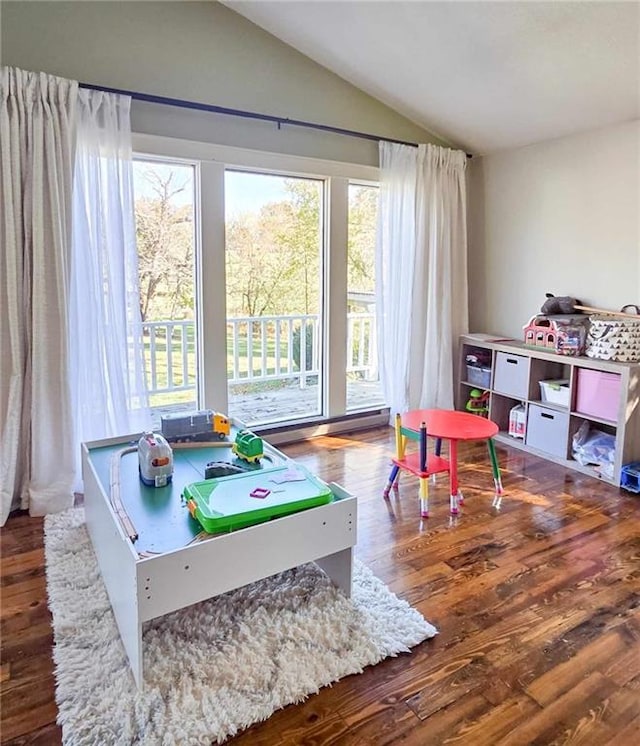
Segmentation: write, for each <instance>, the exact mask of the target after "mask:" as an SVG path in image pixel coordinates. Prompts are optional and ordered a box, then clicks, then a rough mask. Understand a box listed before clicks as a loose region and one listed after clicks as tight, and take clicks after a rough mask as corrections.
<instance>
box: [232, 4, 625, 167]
mask: <svg viewBox="0 0 640 746" xmlns="http://www.w3.org/2000/svg"><path fill="white" fill-rule="evenodd" d="M224 4H225V5H227V6H228V7H229V8H231V9H232V10H234V11H236V12H237V13H239V14H241V15H243V16H244V17H245V18H247V19H249V20H250V21H252V22H253V23H255V24H256V25H258V26H260V27H261V28H263V29H264V30H266V31H268V32H269V33H271V34H273V35H274V36H276V37H277V38H279V39H280V40H282V41H283V42H285V43H287V44H289V45H290V46H292V47H294V48H295V49H297V50H298V51H300V52H302V53H303V54H305V55H306V56H307V57H309V58H311V59H313V60H315V61H316V62H318V63H319V64H321V65H323V66H324V67H326V68H327V69H329V70H331V71H332V72H334V73H336V74H337V75H339V76H340V77H342V78H344V79H345V80H347V81H349V82H350V83H352V84H353V85H355V86H357V87H358V88H360V89H361V90H363V91H365V92H366V93H368V94H369V95H371V96H373V97H375V98H377V99H378V100H380V101H382V102H383V103H385V104H387V105H388V106H390V107H391V108H393V109H394V110H396V111H397V112H399V113H401V114H403V115H404V116H406V117H407V118H409V119H411V120H412V121H414V122H415V123H416V124H418V125H420V126H422V127H423V128H425V129H427V130H429V131H431V132H432V133H434V134H436V135H438V136H440V137H442V138H443V139H445V140H446V141H448V142H450V143H451V144H452V145H455V146H457V147H461V148H464V149H465V150H466V151H467V152H471V153H476V154H486V153H491V152H495V151H498V150H503V149H507V148H515V147H520V146H524V145H528V144H531V143H535V142H540V141H543V140H549V139H553V138H557V137H562V136H564V135H569V134H574V133H577V132H582V131H587V130H593V129H597V128H600V127H604V126H608V125H612V124H617V123H621V122H626V121H630V120H633V119H637V118H638V117H640V3H638V2H634V1H633V0H632V1H631V2H589V1H588V0H573V1H571V2H565V1H564V0H558V1H557V2H556V1H552V2H482V1H478V2H464V1H463V2H455V1H453V0H450V1H449V2H430V1H429V2H404V1H403V0H387V1H386V2H384V1H382V2H366V1H364V2H345V1H340V0H338V1H326V0H325V1H324V2H320V1H318V0H303V1H300V0H296V1H295V2H289V1H286V0H285V1H278V2H272V1H271V0H259V1H253V0H249V1H245V0H242V2H237V1H236V0H229V1H228V2H225V3H224Z"/></svg>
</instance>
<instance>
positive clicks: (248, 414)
mask: <svg viewBox="0 0 640 746" xmlns="http://www.w3.org/2000/svg"><path fill="white" fill-rule="evenodd" d="M318 396H319V393H318V385H317V384H313V385H309V386H307V387H306V388H300V386H298V385H291V386H287V387H284V388H279V389H272V390H265V391H262V392H254V393H239V394H231V395H230V396H229V412H228V414H229V415H231V417H233V418H234V419H236V420H239V421H240V422H244V423H245V424H246V425H249V426H253V425H265V424H271V423H277V422H283V421H284V422H286V421H291V420H299V419H303V418H305V417H309V416H311V415H313V414H314V413H315V412H317V411H318V409H319V406H320V405H319V403H318ZM383 402H384V399H383V396H382V390H381V387H380V383H378V382H375V381H353V382H352V381H350V382H349V383H348V384H347V406H348V407H349V413H351V412H355V411H359V410H360V411H361V410H367V409H374V408H378V409H380V408H381V407H383V406H384V403H383ZM189 409H196V402H195V401H190V402H186V403H183V404H168V405H166V406H162V407H154V408H153V409H152V412H151V414H152V419H153V425H154V428H158V427H159V426H160V417H161V416H162V415H163V414H168V413H170V412H178V411H186V410H189Z"/></svg>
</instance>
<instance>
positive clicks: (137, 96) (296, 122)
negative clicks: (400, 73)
mask: <svg viewBox="0 0 640 746" xmlns="http://www.w3.org/2000/svg"><path fill="white" fill-rule="evenodd" d="M79 85H80V88H88V89H91V90H94V91H104V92H105V93H117V94H120V95H122V96H130V97H131V98H132V99H134V100H135V101H145V102H147V103H151V104H163V105H164V106H175V107H177V108H179V109H195V110H196V111H208V112H210V113H212V114H226V115H228V116H232V117H243V118H244V119H258V120H260V121H262V122H274V123H275V124H277V125H278V129H280V127H281V126H282V125H283V124H288V125H293V126H294V127H306V128H308V129H315V130H321V131H323V132H331V133H333V134H335V135H346V136H347V137H358V138H360V139H361V140H372V141H374V142H379V141H380V140H385V141H386V142H393V143H397V144H398V145H410V146H412V147H414V148H417V147H418V143H417V142H407V141H406V140H394V139H391V138H389V137H382V136H380V135H371V134H368V133H367V132H357V131H355V130H348V129H343V128H342V127H332V126H330V125H328V124H317V123H315V122H305V121H303V120H301V119H289V117H276V116H273V115H271V114H258V113H257V112H254V111H243V110H242V109H229V108H227V107H225V106H215V105H214V104H204V103H200V102H199V101H186V100H184V99H180V98H168V97H167V96H156V95H153V94H151V93H140V92H138V91H127V90H123V89H121V88H108V87H107V86H101V85H93V84H92V83H80V84H79ZM467 157H468V158H471V156H470V155H469V154H467Z"/></svg>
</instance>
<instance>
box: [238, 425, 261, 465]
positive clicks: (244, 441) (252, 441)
mask: <svg viewBox="0 0 640 746" xmlns="http://www.w3.org/2000/svg"><path fill="white" fill-rule="evenodd" d="M231 450H232V451H233V452H234V453H235V455H236V456H237V457H238V458H239V459H242V460H243V461H248V462H249V463H250V464H253V463H255V462H256V461H260V459H261V458H262V457H263V456H264V446H263V443H262V438H261V437H259V436H258V435H256V434H255V433H252V432H251V431H250V430H240V431H239V432H238V434H237V435H236V439H235V441H234V443H233V445H232V446H231Z"/></svg>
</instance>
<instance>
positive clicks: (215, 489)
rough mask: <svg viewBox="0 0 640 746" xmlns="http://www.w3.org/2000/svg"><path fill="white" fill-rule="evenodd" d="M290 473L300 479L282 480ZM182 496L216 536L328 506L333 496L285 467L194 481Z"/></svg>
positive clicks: (324, 487) (306, 475) (302, 472)
mask: <svg viewBox="0 0 640 746" xmlns="http://www.w3.org/2000/svg"><path fill="white" fill-rule="evenodd" d="M291 471H295V472H297V473H298V474H299V476H300V477H301V478H300V479H298V480H296V481H280V480H281V479H282V478H283V477H286V476H287V474H286V472H291ZM183 497H184V499H185V500H186V503H187V507H188V508H189V512H190V513H191V515H192V516H193V517H194V518H195V519H196V520H197V521H198V522H199V523H200V525H201V526H202V528H203V529H204V530H205V531H206V532H207V533H211V534H217V533H222V532H225V531H233V530H235V529H239V528H246V527H247V526H253V525H254V524H256V523H262V522H264V521H268V520H271V519H272V518H278V517H280V516H284V515H289V514H290V513H297V512H298V511H300V510H306V509H307V508H314V507H316V506H318V505H325V504H326V503H329V502H331V501H332V500H333V493H332V492H331V489H330V488H329V486H328V485H327V484H325V483H324V482H323V481H321V480H320V479H318V478H317V477H314V476H313V475H311V474H310V473H309V472H307V471H306V470H304V469H302V468H301V467H299V466H295V467H294V468H293V469H292V467H290V466H284V467H280V468H276V469H268V470H265V471H258V472H247V473H245V474H237V475H233V476H229V477H220V478H218V479H205V480H204V481H202V482H194V483H192V484H189V485H187V486H186V487H185V489H184V492H183Z"/></svg>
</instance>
